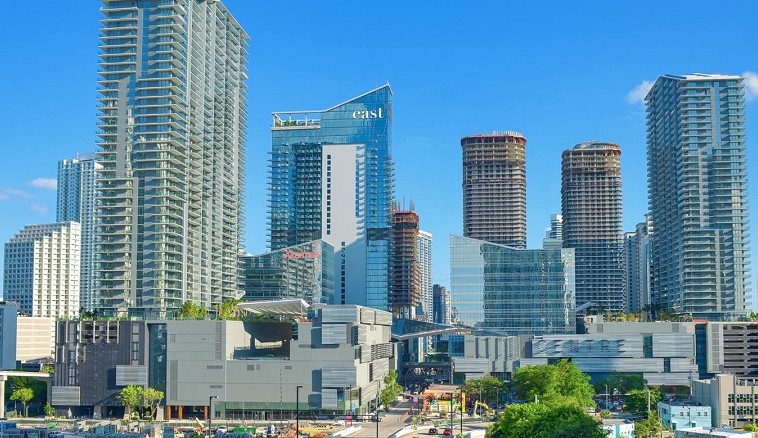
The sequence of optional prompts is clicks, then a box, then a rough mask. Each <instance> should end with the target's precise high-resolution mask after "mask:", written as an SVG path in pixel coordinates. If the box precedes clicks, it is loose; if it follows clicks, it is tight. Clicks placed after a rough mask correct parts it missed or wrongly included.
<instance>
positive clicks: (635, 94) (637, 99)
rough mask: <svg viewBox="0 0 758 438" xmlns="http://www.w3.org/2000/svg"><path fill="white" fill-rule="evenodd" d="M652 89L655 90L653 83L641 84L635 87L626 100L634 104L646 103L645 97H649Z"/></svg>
mask: <svg viewBox="0 0 758 438" xmlns="http://www.w3.org/2000/svg"><path fill="white" fill-rule="evenodd" d="M651 88H653V82H652V81H642V83H641V84H639V85H637V86H636V87H634V88H633V89H632V91H630V92H629V93H628V94H627V95H626V100H627V101H628V102H629V103H633V104H637V103H644V102H645V96H647V92H648V91H650V89H651Z"/></svg>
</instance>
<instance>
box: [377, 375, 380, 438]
mask: <svg viewBox="0 0 758 438" xmlns="http://www.w3.org/2000/svg"><path fill="white" fill-rule="evenodd" d="M380 390H381V384H380V383H379V380H377V381H376V438H379V392H381V391H380Z"/></svg>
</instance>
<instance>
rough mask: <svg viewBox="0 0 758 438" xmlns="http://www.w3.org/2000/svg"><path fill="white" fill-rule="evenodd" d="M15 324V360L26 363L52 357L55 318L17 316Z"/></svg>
mask: <svg viewBox="0 0 758 438" xmlns="http://www.w3.org/2000/svg"><path fill="white" fill-rule="evenodd" d="M16 324H17V325H16V360H20V361H22V362H27V361H35V360H40V359H46V358H49V357H52V356H53V350H54V349H55V318H45V317H41V316H19V317H18V318H17V319H16Z"/></svg>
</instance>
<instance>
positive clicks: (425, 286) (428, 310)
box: [418, 230, 434, 322]
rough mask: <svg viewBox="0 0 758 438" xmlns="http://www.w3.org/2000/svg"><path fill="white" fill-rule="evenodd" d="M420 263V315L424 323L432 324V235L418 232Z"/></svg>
mask: <svg viewBox="0 0 758 438" xmlns="http://www.w3.org/2000/svg"><path fill="white" fill-rule="evenodd" d="M418 263H419V275H420V279H421V280H420V284H421V305H420V306H419V313H420V315H421V316H422V317H423V318H424V321H428V322H432V292H433V288H434V284H433V283H432V233H429V232H427V231H424V230H418Z"/></svg>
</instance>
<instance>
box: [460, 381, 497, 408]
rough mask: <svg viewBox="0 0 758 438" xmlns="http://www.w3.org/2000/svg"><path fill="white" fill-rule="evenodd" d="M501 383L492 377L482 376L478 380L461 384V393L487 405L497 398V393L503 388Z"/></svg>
mask: <svg viewBox="0 0 758 438" xmlns="http://www.w3.org/2000/svg"><path fill="white" fill-rule="evenodd" d="M503 385H504V383H503V381H502V380H500V379H498V378H495V377H492V376H484V377H480V378H478V379H472V380H467V381H466V383H464V384H463V392H465V393H466V395H467V396H469V397H472V396H473V397H476V398H477V399H478V400H479V401H483V402H485V403H489V402H491V401H492V400H495V398H497V394H498V391H500V390H501V389H502V388H503Z"/></svg>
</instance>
